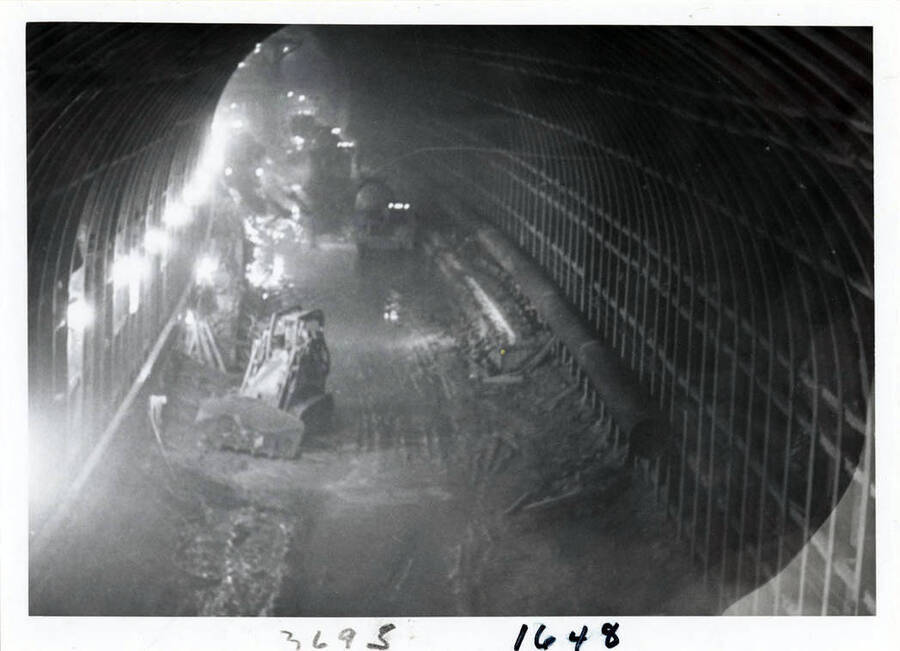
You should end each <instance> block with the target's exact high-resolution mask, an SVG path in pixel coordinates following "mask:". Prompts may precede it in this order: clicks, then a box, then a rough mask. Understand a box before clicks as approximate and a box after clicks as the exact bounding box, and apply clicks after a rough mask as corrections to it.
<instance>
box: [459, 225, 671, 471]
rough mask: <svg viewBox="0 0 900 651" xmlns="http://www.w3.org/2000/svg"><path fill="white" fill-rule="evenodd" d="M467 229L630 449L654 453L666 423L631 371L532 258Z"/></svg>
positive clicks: (479, 229)
mask: <svg viewBox="0 0 900 651" xmlns="http://www.w3.org/2000/svg"><path fill="white" fill-rule="evenodd" d="M467 221H468V220H467ZM473 227H474V229H475V238H476V239H477V241H478V242H479V244H481V246H482V247H483V248H484V249H485V250H486V251H487V252H488V253H489V254H490V255H491V256H492V257H493V258H494V259H495V260H496V262H497V263H498V264H499V265H500V266H501V267H502V268H503V270H504V271H506V272H507V273H508V274H510V275H511V276H512V277H513V278H515V279H516V284H517V285H518V286H519V288H520V291H521V292H522V294H523V295H524V296H525V297H526V298H527V299H528V300H529V301H530V302H531V303H532V305H533V306H534V308H535V309H536V310H537V312H538V314H539V315H540V318H541V320H542V321H543V322H544V323H546V324H547V325H548V326H549V327H550V329H551V330H552V331H553V333H554V334H555V335H556V336H557V337H558V338H559V340H560V341H561V342H562V343H563V344H564V345H565V346H566V348H568V349H569V351H570V352H571V353H572V355H573V357H574V358H575V361H576V362H577V363H578V366H579V367H580V368H581V370H582V371H583V372H584V373H585V374H586V375H587V377H588V378H589V379H590V381H591V385H592V386H593V388H594V390H595V391H596V392H597V395H598V396H599V397H600V399H601V400H602V401H603V403H604V404H605V406H606V408H607V409H608V410H609V413H610V416H612V418H613V420H614V421H615V422H616V424H617V425H618V426H619V428H620V429H621V430H622V431H623V432H624V433H625V434H626V435H627V436H628V437H629V440H630V441H631V446H632V448H631V449H630V452H632V453H634V452H637V454H639V455H640V456H656V454H658V451H659V450H661V449H662V447H663V446H664V445H665V443H666V442H667V440H666V436H665V434H666V433H667V432H669V431H671V427H669V425H668V423H667V422H666V419H665V417H664V416H663V415H662V414H661V413H660V412H659V410H658V409H657V408H656V405H655V401H654V400H653V399H652V398H651V396H650V394H649V393H648V392H647V390H646V389H645V388H644V387H643V386H642V385H641V384H640V383H639V382H638V380H637V378H636V377H635V375H634V373H633V372H632V371H631V370H630V369H629V368H628V367H627V366H626V365H625V364H624V363H623V362H622V360H621V358H620V357H619V356H618V354H617V353H616V351H615V350H613V349H611V348H610V347H609V346H607V345H606V344H605V343H604V342H603V341H601V340H599V339H597V338H596V335H595V333H594V332H593V331H592V330H591V329H590V328H589V327H588V326H586V325H585V324H584V322H583V321H582V319H581V318H580V317H579V316H578V315H577V314H575V312H574V311H573V310H572V308H571V307H570V306H569V304H568V302H567V301H566V300H565V299H564V298H563V297H562V296H561V295H560V294H559V292H558V290H557V289H556V286H555V285H554V284H553V283H552V281H550V280H549V279H548V278H547V277H546V276H545V275H544V273H543V272H542V271H541V270H540V268H539V267H538V266H537V265H536V264H535V263H534V262H532V261H531V260H529V259H528V258H526V257H525V256H524V255H523V254H522V253H520V252H519V251H518V250H517V249H516V248H515V247H514V246H513V245H512V244H511V243H510V242H509V240H507V238H506V237H505V236H504V235H502V234H501V233H500V232H499V231H498V230H496V229H495V228H492V227H490V226H481V225H474V224H473ZM635 437H639V438H640V439H641V440H637V438H635ZM651 451H656V452H655V453H651Z"/></svg>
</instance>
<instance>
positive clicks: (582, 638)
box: [569, 626, 588, 651]
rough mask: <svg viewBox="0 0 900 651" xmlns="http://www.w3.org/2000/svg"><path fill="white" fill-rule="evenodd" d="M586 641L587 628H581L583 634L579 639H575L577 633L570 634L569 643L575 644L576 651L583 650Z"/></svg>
mask: <svg viewBox="0 0 900 651" xmlns="http://www.w3.org/2000/svg"><path fill="white" fill-rule="evenodd" d="M586 639H588V634H587V626H582V627H581V634H580V635H579V636H578V637H575V631H572V632H571V633H569V642H574V643H575V651H578V649H580V648H581V643H582V642H584V641H585V640H586Z"/></svg>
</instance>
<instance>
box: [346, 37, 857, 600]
mask: <svg viewBox="0 0 900 651" xmlns="http://www.w3.org/2000/svg"><path fill="white" fill-rule="evenodd" d="M335 41H339V45H335V47H334V52H335V54H334V56H335V57H336V58H339V59H341V60H344V61H347V62H352V63H348V71H349V72H348V74H349V75H350V78H351V80H352V81H351V83H350V86H351V88H352V89H353V90H354V91H356V93H357V94H356V97H355V104H354V106H353V107H352V108H351V115H353V116H355V118H356V120H355V123H351V125H350V133H351V135H353V136H354V137H355V138H357V140H358V141H360V147H361V150H362V151H366V150H367V149H369V150H372V149H374V150H376V151H378V152H379V158H380V159H381V160H383V161H386V163H385V167H386V171H387V172H388V173H389V174H391V175H392V176H393V177H395V178H396V182H397V184H398V185H400V184H404V186H405V187H406V188H408V191H410V192H412V193H414V194H415V195H416V199H417V202H418V204H419V205H420V206H423V205H424V206H428V208H427V209H426V211H428V210H430V211H431V212H432V213H434V214H436V215H440V214H441V213H442V212H443V213H454V212H455V213H458V214H459V215H461V216H464V217H479V218H481V219H483V220H487V221H488V222H490V223H492V224H494V225H495V226H497V227H499V228H500V229H501V230H503V231H504V232H505V233H506V234H507V235H508V236H509V237H510V238H512V239H513V240H514V241H515V242H516V243H517V244H518V246H519V247H520V249H521V250H522V251H523V252H525V253H527V254H528V255H529V256H531V257H532V258H533V259H534V260H535V261H537V262H538V263H539V264H540V265H541V266H542V267H543V269H544V270H545V272H546V273H547V275H548V276H550V277H551V278H552V279H553V280H554V281H555V283H556V285H557V286H558V287H559V289H560V291H561V292H562V293H564V294H565V296H566V297H567V298H568V299H569V302H570V304H571V305H572V306H573V307H574V308H576V309H577V310H578V311H579V312H580V314H581V315H582V317H583V318H584V319H585V321H587V322H588V323H590V324H591V325H592V326H593V328H594V330H595V332H596V333H597V334H598V335H599V336H600V337H601V338H602V339H603V340H604V341H605V342H606V343H607V345H608V346H609V347H610V348H611V349H613V350H615V351H617V352H618V354H619V357H620V358H621V360H622V361H623V362H624V363H625V364H627V365H628V366H629V367H630V368H631V369H632V371H633V373H634V375H635V376H636V377H637V378H638V380H639V381H640V382H641V383H642V384H643V385H644V387H645V388H646V389H647V391H648V392H649V393H650V394H651V395H652V396H653V399H654V400H656V401H658V406H659V407H660V408H661V409H662V410H664V411H665V412H666V413H667V414H668V419H669V436H668V441H666V447H667V450H666V452H667V455H666V462H665V463H664V464H663V466H662V468H661V471H660V475H658V476H657V481H658V486H659V488H660V490H661V491H662V492H663V493H664V496H665V498H664V499H665V501H666V504H667V508H668V510H669V512H670V514H671V515H672V516H673V519H674V520H675V523H676V528H677V533H678V535H679V536H684V537H685V538H686V539H687V541H688V542H689V544H690V549H691V553H692V554H693V555H695V556H696V557H697V558H698V561H699V562H700V563H701V564H702V566H703V567H704V570H705V571H707V572H708V573H710V575H712V576H713V577H715V578H716V579H717V580H718V581H719V582H720V587H721V590H722V594H723V603H727V602H728V601H729V600H730V599H733V598H735V597H737V596H740V594H742V592H743V591H745V590H746V589H747V587H746V586H754V585H758V584H760V583H761V582H765V581H766V580H768V579H769V578H770V577H772V576H774V575H775V574H776V573H777V570H778V569H780V568H781V567H783V566H784V564H785V563H786V562H787V561H788V560H789V559H790V558H791V557H792V556H794V554H796V553H797V552H798V551H800V549H801V546H802V543H803V542H805V541H806V540H807V539H809V537H810V536H811V535H812V533H813V532H814V531H816V529H818V527H819V526H820V525H821V524H822V523H823V521H824V520H825V517H826V516H827V514H828V513H829V512H830V510H831V509H833V508H834V506H835V505H836V504H837V503H838V501H839V500H840V498H841V496H842V495H843V493H844V491H845V489H846V487H847V486H848V485H852V487H853V491H854V493H853V495H854V496H855V497H856V496H858V499H857V504H858V508H857V513H856V519H855V521H854V527H855V528H852V530H843V529H841V527H839V526H837V525H836V524H834V520H832V521H830V524H829V527H828V528H827V531H826V532H824V533H823V534H821V535H820V536H817V537H815V538H814V543H815V544H814V545H812V546H811V547H812V548H813V550H814V551H813V552H812V553H810V552H809V551H808V550H807V548H806V547H804V548H803V549H804V551H803V552H802V554H803V558H802V563H801V569H800V574H801V576H799V577H796V578H795V579H794V580H793V582H790V581H789V582H788V583H789V584H786V585H785V586H784V588H783V589H779V588H776V591H775V595H776V596H775V598H774V601H773V602H772V603H769V604H767V605H765V606H764V609H765V608H768V609H769V612H823V613H826V612H856V611H857V610H858V609H860V608H863V609H864V607H863V606H861V605H860V604H861V603H862V602H863V601H867V600H868V599H870V598H872V595H871V594H870V595H865V594H863V595H861V594H860V591H861V587H860V586H861V585H862V583H866V585H867V586H868V588H867V589H873V588H872V584H873V577H872V576H871V568H872V562H874V561H873V559H874V554H873V550H872V549H871V547H870V546H869V547H865V545H864V543H863V542H862V541H863V540H864V539H867V538H866V536H867V535H869V534H871V530H868V529H867V527H871V526H873V523H872V519H871V518H868V519H867V517H866V515H865V514H863V515H860V513H859V512H858V511H859V510H860V509H861V510H862V511H865V512H866V513H868V514H871V513H872V512H873V511H872V508H873V501H872V500H869V494H870V493H872V494H873V495H874V493H873V490H874V489H873V486H874V483H873V481H874V480H873V479H872V474H871V467H870V464H869V463H868V462H867V461H865V459H866V458H868V457H865V458H864V457H862V456H861V454H862V452H863V449H864V441H865V440H866V439H867V438H868V437H870V435H871V431H872V430H871V425H872V423H871V418H870V417H867V409H868V408H869V407H870V404H871V391H872V382H873V364H874V353H873V342H874V333H873V322H874V319H873V312H874V309H873V257H872V256H873V194H872V78H871V32H870V31H869V30H867V29H793V28H790V29H781V28H779V29H740V28H735V29H688V28H653V29H648V28H625V29H622V28H615V29H614V28H609V29H604V28H600V29H584V28H562V29H560V28H554V29H552V30H551V29H540V28H493V29H489V28H485V29H481V30H470V31H467V32H465V33H462V34H461V33H459V32H456V31H453V30H442V29H440V28H435V29H428V30H422V29H419V30H415V31H414V33H412V34H411V33H410V32H405V33H404V32H400V31H398V32H396V33H394V32H391V31H390V30H388V29H386V30H384V31H383V32H382V33H381V34H377V33H373V31H369V32H366V33H365V34H362V33H360V34H356V35H354V37H352V38H344V39H343V40H341V39H339V38H336V39H335ZM376 49H378V50H380V51H384V50H387V51H388V52H390V55H389V60H390V61H391V62H392V63H391V65H383V64H382V62H381V60H379V61H377V62H374V63H373V61H372V58H368V59H367V58H366V57H364V56H362V53H363V52H365V51H367V50H369V51H374V50H376ZM404 61H406V62H414V63H410V64H404V63H402V62H404ZM366 62H370V63H373V64H372V65H365V63H366ZM379 89H390V92H389V93H383V92H381V93H380V92H379ZM385 95H386V96H387V97H388V101H385V100H384V96H385ZM410 179H415V181H413V182H410ZM867 522H868V524H867ZM860 523H862V524H860ZM864 557H865V558H864ZM735 586H736V587H735ZM798 586H799V587H798ZM863 593H865V590H863Z"/></svg>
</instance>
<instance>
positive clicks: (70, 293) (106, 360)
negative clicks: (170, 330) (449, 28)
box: [26, 23, 272, 492]
mask: <svg viewBox="0 0 900 651" xmlns="http://www.w3.org/2000/svg"><path fill="white" fill-rule="evenodd" d="M271 31H272V28H268V27H265V26H250V27H241V26H239V27H227V26H202V25H200V26H197V25H165V24H160V25H121V24H36V23H32V24H30V25H29V26H28V28H27V46H26V47H27V53H26V55H27V108H28V124H27V129H28V134H27V146H28V160H27V170H28V247H29V250H28V297H29V314H28V320H29V328H28V332H29V342H28V350H29V396H30V398H29V400H30V409H29V411H30V420H31V430H32V445H33V448H32V459H33V462H37V463H40V464H41V468H40V469H38V468H36V467H34V466H33V467H32V476H33V477H40V478H42V479H49V478H50V477H55V478H57V479H60V478H63V477H65V476H67V475H68V474H69V473H70V471H69V470H65V469H66V468H72V469H74V468H75V467H77V464H78V463H79V462H80V461H82V460H83V459H84V457H85V455H86V453H87V452H88V451H89V450H90V449H91V447H92V445H93V444H94V443H95V442H96V439H97V437H98V435H99V433H100V432H101V431H102V430H103V428H104V427H105V426H106V424H107V423H108V422H109V420H110V418H111V417H112V414H113V413H114V411H115V409H116V407H117V405H118V403H119V402H120V401H121V400H122V397H123V396H124V395H125V392H126V391H127V390H128V388H129V385H130V384H131V382H132V381H133V379H134V378H135V376H136V374H137V373H138V370H139V369H140V367H141V365H142V363H143V362H144V360H145V358H146V357H147V355H148V353H149V351H150V348H151V346H152V345H153V343H154V341H155V340H156V338H157V336H158V335H159V333H160V332H161V330H162V329H163V326H164V324H165V323H166V321H167V320H168V319H169V317H170V315H171V314H172V311H173V309H174V307H175V306H176V304H177V302H178V300H179V297H180V296H181V295H182V294H183V292H184V291H185V290H186V287H187V284H188V281H189V280H190V273H191V270H192V263H193V258H194V256H195V255H196V254H197V252H198V251H199V250H200V247H201V246H202V243H203V239H204V234H205V226H206V222H207V220H208V218H209V214H208V212H209V211H208V209H206V208H204V206H203V205H202V204H197V205H193V206H186V205H185V204H184V203H183V200H182V193H183V192H184V191H185V189H186V186H187V185H188V183H190V182H191V179H192V175H193V174H194V172H195V170H196V168H197V165H198V162H199V158H200V155H201V148H202V147H203V144H204V141H205V140H207V136H208V134H209V129H210V125H211V122H212V116H213V112H214V110H215V107H216V103H217V102H218V99H219V96H220V94H221V90H222V88H223V87H224V85H225V84H226V83H227V81H228V79H229V77H230V76H231V74H232V72H233V71H234V66H235V64H236V62H237V60H239V59H240V57H241V53H243V52H248V51H249V50H250V49H252V47H253V42H254V40H258V39H259V38H260V37H262V36H264V35H266V34H267V33H270V32H271ZM167 211H169V212H168V213H167ZM176 212H180V214H177V215H176V214H175V213H176ZM167 222H168V223H167ZM148 230H158V231H160V232H165V233H166V236H165V237H166V238H167V239H168V240H169V246H168V250H167V251H165V252H164V251H162V250H160V249H155V250H151V243H150V242H148V241H147V239H146V237H145V236H146V234H147V232H148ZM129 254H134V255H135V256H137V255H140V256H141V258H140V259H141V261H142V262H141V266H142V268H140V269H135V268H132V269H128V268H127V267H128V262H127V260H128V258H127V256H128V255H129ZM123 259H125V260H126V262H122V260H123ZM135 259H137V258H135ZM116 265H119V266H120V268H121V271H118V272H116V271H115V270H116V268H117V267H116ZM132 266H133V265H132ZM122 276H124V277H128V278H127V280H128V282H126V283H121V282H119V277H122ZM136 276H137V277H136ZM76 295H77V296H78V297H79V298H80V299H82V301H83V303H82V304H83V305H87V306H89V308H82V313H81V314H73V313H72V312H71V311H70V309H69V305H70V302H71V301H74V300H75V296H76ZM85 309H88V310H90V314H89V315H87V316H86V315H85V314H84V310H85ZM70 316H71V317H72V318H71V319H70V318H68V317H70ZM75 320H80V321H82V322H87V321H89V323H84V324H81V325H76V324H75V323H74V321H75ZM75 369H77V372H76V371H75ZM50 469H52V472H50ZM44 488H46V487H44ZM45 492H49V491H45Z"/></svg>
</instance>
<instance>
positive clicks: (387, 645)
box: [366, 624, 397, 651]
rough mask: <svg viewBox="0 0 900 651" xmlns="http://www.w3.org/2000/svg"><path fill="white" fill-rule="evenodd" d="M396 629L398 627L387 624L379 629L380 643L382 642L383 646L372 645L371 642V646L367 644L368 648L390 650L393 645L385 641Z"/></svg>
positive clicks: (382, 650)
mask: <svg viewBox="0 0 900 651" xmlns="http://www.w3.org/2000/svg"><path fill="white" fill-rule="evenodd" d="M395 628H397V627H396V626H394V625H393V624H385V625H384V626H382V627H381V628H379V629H378V641H379V642H381V644H372V643H371V642H369V644H367V645H366V646H367V647H368V648H370V649H381V651H384V650H385V649H388V648H390V646H391V645H390V643H389V642H388V641H387V640H385V639H384V636H385V635H387V634H388V633H390V632H391V631H393V630H394V629H395Z"/></svg>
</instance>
